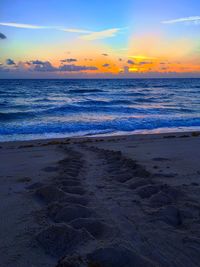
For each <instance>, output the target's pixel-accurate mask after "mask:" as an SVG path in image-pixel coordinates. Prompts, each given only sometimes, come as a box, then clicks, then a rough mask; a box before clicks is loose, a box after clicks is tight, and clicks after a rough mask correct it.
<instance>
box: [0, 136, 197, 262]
mask: <svg viewBox="0 0 200 267" xmlns="http://www.w3.org/2000/svg"><path fill="white" fill-rule="evenodd" d="M199 158H200V134H199V133H197V132H193V133H170V134H155V135H135V136H118V137H117V136H116V137H103V138H102V137H98V138H96V137H95V138H94V137H93V138H92V137H91V138H79V139H78V138H72V139H67V138H66V139H59V140H57V139H55V140H42V141H39V140H38V141H29V142H9V143H1V144H0V213H1V220H0V239H1V243H0V257H1V264H0V265H1V266H2V267H4V266H7V267H13V266H15V267H27V266H37V267H40V266H41V267H42V266H46V267H47V266H49V267H53V266H57V267H116V266H117V267H132V266H177V267H178V266H191V267H193V266H199V262H200V164H199Z"/></svg>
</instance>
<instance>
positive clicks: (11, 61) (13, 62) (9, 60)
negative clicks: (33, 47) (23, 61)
mask: <svg viewBox="0 0 200 267" xmlns="http://www.w3.org/2000/svg"><path fill="white" fill-rule="evenodd" d="M6 64H7V65H9V66H12V65H15V61H14V60H12V59H10V58H8V59H6Z"/></svg>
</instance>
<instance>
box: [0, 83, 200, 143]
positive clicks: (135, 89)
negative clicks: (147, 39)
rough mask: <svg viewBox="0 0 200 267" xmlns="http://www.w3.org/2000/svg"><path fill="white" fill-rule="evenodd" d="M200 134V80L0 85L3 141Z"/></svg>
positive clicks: (0, 131)
mask: <svg viewBox="0 0 200 267" xmlns="http://www.w3.org/2000/svg"><path fill="white" fill-rule="evenodd" d="M191 129H200V79H128V80H125V79H124V80H118V79H116V80H0V141H11V140H31V139H38V138H39V139H40V138H52V137H65V136H66V137H68V136H85V135H100V134H104V135H105V134H107V135H112V134H113V135H116V134H129V133H138V132H142V133H148V132H152V131H153V132H168V131H177V130H191Z"/></svg>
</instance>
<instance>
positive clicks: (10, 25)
mask: <svg viewBox="0 0 200 267" xmlns="http://www.w3.org/2000/svg"><path fill="white" fill-rule="evenodd" d="M0 25H1V26H8V27H14V28H22V29H35V30H36V29H48V28H52V27H48V26H39V25H33V24H23V23H15V22H0Z"/></svg>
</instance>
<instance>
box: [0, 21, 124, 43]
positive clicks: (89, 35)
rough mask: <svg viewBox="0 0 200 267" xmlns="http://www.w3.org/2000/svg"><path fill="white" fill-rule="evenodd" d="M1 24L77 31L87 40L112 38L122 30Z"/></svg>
mask: <svg viewBox="0 0 200 267" xmlns="http://www.w3.org/2000/svg"><path fill="white" fill-rule="evenodd" d="M0 26H7V27H14V28H21V29H33V30H39V29H52V30H58V31H64V32H69V33H77V34H80V39H83V40H87V41H93V40H99V39H105V38H111V37H114V36H116V35H117V34H118V33H119V31H121V30H122V29H121V28H112V29H106V30H103V31H90V30H85V29H79V28H65V27H61V26H41V25H34V24H24V23H15V22H0Z"/></svg>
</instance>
